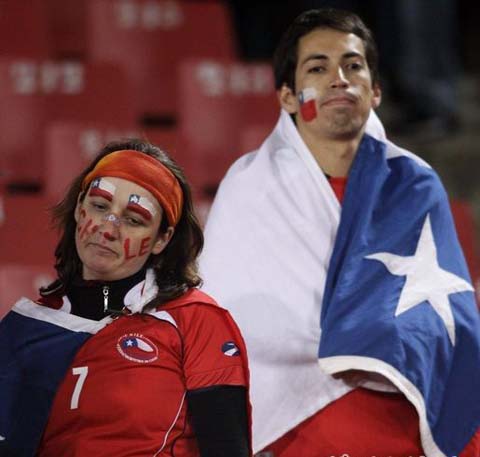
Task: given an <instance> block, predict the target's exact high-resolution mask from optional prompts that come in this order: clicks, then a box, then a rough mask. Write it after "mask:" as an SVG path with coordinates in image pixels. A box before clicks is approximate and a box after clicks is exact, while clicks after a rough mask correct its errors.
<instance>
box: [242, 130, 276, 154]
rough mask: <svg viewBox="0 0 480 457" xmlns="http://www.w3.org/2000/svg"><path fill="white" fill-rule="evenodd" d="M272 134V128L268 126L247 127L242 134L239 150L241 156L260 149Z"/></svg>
mask: <svg viewBox="0 0 480 457" xmlns="http://www.w3.org/2000/svg"><path fill="white" fill-rule="evenodd" d="M271 132H272V126H271V125H266V124H252V125H247V126H246V127H244V128H243V129H242V131H241V132H240V141H239V145H240V147H239V150H240V153H241V154H245V153H247V152H251V151H254V150H255V149H258V148H259V147H260V146H261V145H262V143H263V142H264V141H265V140H266V139H267V137H268V135H270V133H271Z"/></svg>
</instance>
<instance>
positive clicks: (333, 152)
mask: <svg viewBox="0 0 480 457" xmlns="http://www.w3.org/2000/svg"><path fill="white" fill-rule="evenodd" d="M301 136H302V138H303V141H304V142H305V144H306V146H307V147H308V149H309V150H310V152H311V153H312V155H313V157H314V158H315V160H316V162H317V163H318V165H319V166H320V168H321V169H322V170H323V172H324V173H326V174H327V175H329V176H334V177H341V176H347V175H348V172H349V170H350V167H351V165H352V162H353V159H354V158H355V154H356V153H357V149H358V146H359V144H360V141H361V140H362V136H363V132H362V135H358V136H357V137H355V138H353V139H333V138H332V139H330V138H322V139H321V140H319V139H318V138H313V137H309V136H308V135H305V134H304V135H302V134H301Z"/></svg>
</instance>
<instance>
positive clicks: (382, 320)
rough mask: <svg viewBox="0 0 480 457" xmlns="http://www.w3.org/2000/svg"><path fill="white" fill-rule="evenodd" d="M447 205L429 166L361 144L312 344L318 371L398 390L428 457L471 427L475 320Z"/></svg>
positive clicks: (451, 450) (464, 437)
mask: <svg viewBox="0 0 480 457" xmlns="http://www.w3.org/2000/svg"><path fill="white" fill-rule="evenodd" d="M372 176H374V177H375V179H370V178H369V177H372ZM448 205H449V203H448V199H447V196H446V194H445V191H444V190H443V187H442V186H441V184H440V181H439V180H438V177H437V176H436V174H435V172H434V171H433V170H432V169H430V168H426V167H418V168H417V167H415V166H412V161H411V160H410V159H409V158H408V157H406V156H404V155H402V156H395V155H391V149H389V148H388V145H386V144H384V143H382V142H379V141H377V140H374V139H373V138H371V137H368V136H366V137H365V138H364V140H363V142H362V145H361V147H360V149H359V151H358V153H357V157H356V159H355V161H354V163H353V165H352V169H351V171H350V174H349V180H348V184H347V189H346V195H345V200H344V204H343V209H342V216H341V220H340V226H339V228H338V232H337V236H336V241H335V245H334V250H333V254H332V257H331V260H330V265H329V269H328V276H327V283H326V286H325V294H324V297H323V304H322V314H321V327H322V336H321V341H320V345H319V363H320V366H321V367H322V368H323V369H324V370H325V371H327V372H328V373H330V374H336V373H340V372H343V371H346V370H362V371H368V372H373V373H378V374H380V375H383V376H384V377H385V378H387V379H388V380H390V382H392V384H393V385H394V386H395V387H396V388H397V389H398V390H400V391H401V392H403V393H404V394H405V395H406V397H407V398H408V399H409V400H410V402H411V403H412V404H413V405H414V406H415V407H416V409H417V412H418V414H419V417H420V431H421V435H422V445H423V447H424V450H425V453H426V454H427V455H434V456H439V457H440V456H452V455H457V454H458V453H460V452H461V451H462V449H463V448H464V446H465V445H466V444H467V443H468V442H469V440H470V439H471V438H472V436H473V434H474V433H475V431H476V430H477V428H478V427H479V426H480V318H479V313H478V309H477V306H476V303H475V299H474V293H473V287H472V285H471V281H470V278H469V274H468V271H467V267H466V264H465V261H464V258H463V254H462V251H461V249H460V245H459V242H458V239H457V235H456V232H455V228H454V223H453V220H452V216H451V212H450V208H449V206H448Z"/></svg>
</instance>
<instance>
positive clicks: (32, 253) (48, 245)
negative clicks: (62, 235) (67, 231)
mask: <svg viewBox="0 0 480 457" xmlns="http://www.w3.org/2000/svg"><path fill="white" fill-rule="evenodd" d="M51 206H52V201H51V200H48V199H46V198H44V197H42V196H38V195H13V196H12V195H8V194H5V195H4V196H3V222H2V223H1V224H0V262H1V263H23V264H28V265H45V264H51V265H53V263H54V249H55V246H56V244H57V240H58V234H57V232H56V231H55V230H53V229H52V228H51V224H50V215H49V212H48V209H49V208H50V207H51Z"/></svg>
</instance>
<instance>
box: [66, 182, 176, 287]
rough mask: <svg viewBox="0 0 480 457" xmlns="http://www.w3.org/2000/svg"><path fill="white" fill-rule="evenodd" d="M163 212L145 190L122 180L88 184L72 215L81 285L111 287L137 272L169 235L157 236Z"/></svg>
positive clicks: (156, 252) (167, 239)
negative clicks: (106, 283) (87, 281)
mask: <svg viewBox="0 0 480 457" xmlns="http://www.w3.org/2000/svg"><path fill="white" fill-rule="evenodd" d="M162 215H163V210H162V208H161V206H160V204H159V203H158V201H157V200H156V199H155V198H154V197H153V195H152V194H151V193H150V192H149V191H148V190H146V189H144V188H143V187H141V186H139V185H138V184H135V183H133V182H131V181H127V180H126V179H121V178H113V177H108V176H107V177H104V178H96V179H94V180H93V181H92V183H91V185H90V187H89V189H88V190H87V194H86V196H85V198H84V200H83V202H80V201H79V202H78V203H77V207H76V209H75V220H76V221H77V229H76V232H75V244H76V247H77V252H78V255H79V257H80V260H81V261H82V263H83V279H97V280H105V281H113V280H117V279H122V278H126V277H128V276H131V275H133V274H135V273H136V272H137V271H139V270H140V269H141V268H142V267H143V265H144V264H145V262H146V261H147V259H148V257H149V255H150V254H159V253H160V252H162V250H163V249H164V248H165V246H166V245H167V243H168V241H169V240H170V238H171V236H172V234H173V228H172V227H170V228H169V229H168V231H167V232H166V233H164V234H163V233H159V227H160V222H161V220H162Z"/></svg>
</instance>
